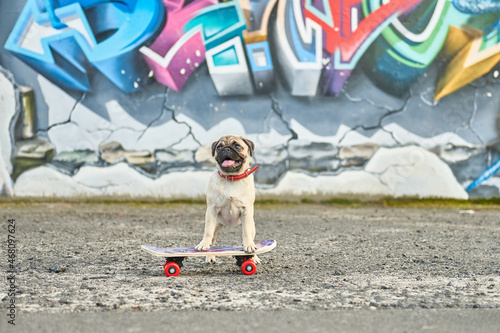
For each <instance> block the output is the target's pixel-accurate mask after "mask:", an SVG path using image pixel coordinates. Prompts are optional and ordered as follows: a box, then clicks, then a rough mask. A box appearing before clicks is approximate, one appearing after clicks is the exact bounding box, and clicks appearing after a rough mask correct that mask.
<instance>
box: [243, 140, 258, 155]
mask: <svg viewBox="0 0 500 333" xmlns="http://www.w3.org/2000/svg"><path fill="white" fill-rule="evenodd" d="M240 139H241V140H243V142H244V143H245V144H246V145H247V146H248V152H249V153H250V156H253V151H254V149H255V145H254V144H253V142H252V141H250V140H248V139H245V138H244V137H242V136H240Z"/></svg>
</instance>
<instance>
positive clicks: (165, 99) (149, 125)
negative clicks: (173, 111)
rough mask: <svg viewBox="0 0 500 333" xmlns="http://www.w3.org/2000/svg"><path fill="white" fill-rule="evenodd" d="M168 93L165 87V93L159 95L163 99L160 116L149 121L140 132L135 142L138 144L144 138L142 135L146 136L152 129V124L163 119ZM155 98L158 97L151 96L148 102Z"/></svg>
mask: <svg viewBox="0 0 500 333" xmlns="http://www.w3.org/2000/svg"><path fill="white" fill-rule="evenodd" d="M168 91H169V88H168V87H165V92H164V93H163V95H161V97H162V98H163V103H162V108H161V111H160V115H159V116H158V117H156V118H155V119H153V120H152V121H150V122H149V124H147V125H146V128H145V129H144V130H143V131H142V133H141V135H139V137H138V138H137V140H136V142H139V140H141V138H142V137H143V136H144V134H146V132H147V131H148V129H150V128H151V127H153V124H154V123H156V122H157V121H159V120H160V119H161V118H162V117H163V115H164V114H165V105H166V103H167V101H168ZM156 97H158V95H155V96H152V98H148V101H150V100H151V99H153V98H156Z"/></svg>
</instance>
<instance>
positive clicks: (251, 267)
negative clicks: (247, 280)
mask: <svg viewBox="0 0 500 333" xmlns="http://www.w3.org/2000/svg"><path fill="white" fill-rule="evenodd" d="M241 271H242V272H243V274H245V275H252V274H253V273H255V272H256V271H257V266H256V265H255V263H254V262H253V260H252V259H248V260H245V261H244V262H243V263H242V264H241Z"/></svg>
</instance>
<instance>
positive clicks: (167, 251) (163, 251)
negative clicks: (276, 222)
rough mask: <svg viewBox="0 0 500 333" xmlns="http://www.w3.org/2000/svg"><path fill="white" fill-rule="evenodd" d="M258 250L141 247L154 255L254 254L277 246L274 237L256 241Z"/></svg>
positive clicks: (232, 247) (227, 247)
mask: <svg viewBox="0 0 500 333" xmlns="http://www.w3.org/2000/svg"><path fill="white" fill-rule="evenodd" d="M255 246H256V247H257V250H255V252H254V253H246V252H245V251H244V250H243V246H212V247H211V248H210V249H209V250H207V251H196V250H195V249H194V247H155V246H147V245H141V248H142V249H143V250H145V251H147V252H149V253H151V254H152V255H155V256H158V257H196V256H207V255H216V256H238V255H253V254H259V253H265V252H267V251H271V250H272V249H274V248H275V247H276V241H275V240H274V239H270V240H266V241H263V242H260V243H256V244H255Z"/></svg>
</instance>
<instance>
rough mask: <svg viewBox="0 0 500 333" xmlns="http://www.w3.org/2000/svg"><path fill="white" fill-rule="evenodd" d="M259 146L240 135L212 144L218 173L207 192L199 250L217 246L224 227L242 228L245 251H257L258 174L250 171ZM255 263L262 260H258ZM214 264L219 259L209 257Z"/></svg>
mask: <svg viewBox="0 0 500 333" xmlns="http://www.w3.org/2000/svg"><path fill="white" fill-rule="evenodd" d="M254 147H255V145H254V144H253V142H252V141H250V140H248V139H245V138H244V137H241V136H236V135H224V136H223V137H221V138H220V139H219V140H217V141H215V142H214V143H212V156H213V157H214V158H215V161H216V165H217V169H216V170H214V172H213V173H212V175H211V177H210V180H209V183H208V188H207V211H206V214H205V232H204V234H203V239H202V240H201V242H200V244H198V245H197V246H196V247H195V249H196V250H197V251H207V250H208V249H209V248H210V247H211V246H214V245H215V240H216V238H217V234H218V233H219V231H220V230H221V228H222V227H223V226H228V227H232V226H237V225H240V224H241V226H242V237H243V249H244V250H245V252H246V253H253V252H255V250H256V247H255V243H254V238H255V223H254V219H253V214H254V202H255V185H254V176H253V174H252V172H254V171H255V170H256V169H257V167H258V166H255V167H254V168H253V169H252V170H249V169H248V168H249V165H250V160H251V157H252V156H253V152H254ZM254 261H255V262H258V259H257V258H256V257H254ZM207 262H209V263H214V262H215V256H207Z"/></svg>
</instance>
